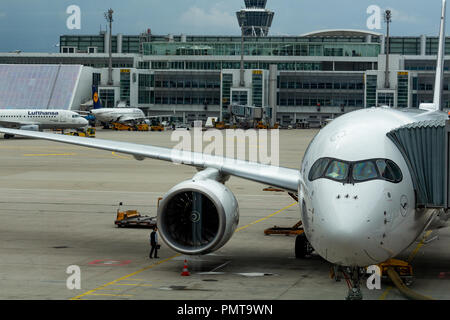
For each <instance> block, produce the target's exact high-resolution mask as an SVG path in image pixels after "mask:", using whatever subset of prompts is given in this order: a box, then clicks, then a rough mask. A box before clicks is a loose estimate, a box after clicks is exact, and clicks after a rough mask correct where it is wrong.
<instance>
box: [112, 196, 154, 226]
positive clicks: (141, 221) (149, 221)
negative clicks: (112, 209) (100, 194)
mask: <svg viewBox="0 0 450 320" xmlns="http://www.w3.org/2000/svg"><path fill="white" fill-rule="evenodd" d="M122 205H123V204H122V202H121V203H119V209H117V216H116V220H115V221H114V224H115V225H116V226H117V227H118V228H153V227H155V226H156V217H149V216H142V215H141V214H140V213H139V212H138V211H137V210H127V211H121V207H122Z"/></svg>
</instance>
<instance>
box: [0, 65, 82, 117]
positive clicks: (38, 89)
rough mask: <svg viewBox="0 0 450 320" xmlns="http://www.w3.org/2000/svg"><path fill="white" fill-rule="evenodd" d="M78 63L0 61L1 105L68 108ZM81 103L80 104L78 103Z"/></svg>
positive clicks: (74, 84) (78, 69)
mask: <svg viewBox="0 0 450 320" xmlns="http://www.w3.org/2000/svg"><path fill="white" fill-rule="evenodd" d="M81 69H82V67H81V66H77V65H61V66H58V65H0V74H1V77H0V109H24V108H26V109H65V110H67V109H69V108H71V107H72V106H71V103H72V95H73V92H74V90H75V89H76V87H77V79H78V76H79V75H80V73H81ZM77 107H78V106H77Z"/></svg>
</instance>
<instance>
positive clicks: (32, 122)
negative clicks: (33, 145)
mask: <svg viewBox="0 0 450 320" xmlns="http://www.w3.org/2000/svg"><path fill="white" fill-rule="evenodd" d="M88 124H89V123H88V121H87V120H86V119H84V118H82V117H81V116H80V115H79V114H78V113H76V112H73V111H68V110H50V109H45V110H35V109H28V110H17V109H8V110H0V127H5V128H18V129H21V130H29V131H42V130H44V129H63V130H64V129H79V128H83V127H86V126H87V125H88ZM12 137H14V135H13V134H5V139H9V138H12Z"/></svg>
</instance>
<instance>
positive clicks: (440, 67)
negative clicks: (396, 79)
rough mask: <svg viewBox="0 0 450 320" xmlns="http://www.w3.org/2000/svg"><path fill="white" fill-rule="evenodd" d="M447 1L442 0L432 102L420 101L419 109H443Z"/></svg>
mask: <svg viewBox="0 0 450 320" xmlns="http://www.w3.org/2000/svg"><path fill="white" fill-rule="evenodd" d="M446 6H447V1H446V0H442V14H441V26H440V29H439V49H438V56H437V64H436V80H435V83H434V97H433V103H421V104H420V106H419V109H422V110H427V111H440V110H442V109H443V107H444V106H443V101H442V89H443V86H444V62H445V20H446Z"/></svg>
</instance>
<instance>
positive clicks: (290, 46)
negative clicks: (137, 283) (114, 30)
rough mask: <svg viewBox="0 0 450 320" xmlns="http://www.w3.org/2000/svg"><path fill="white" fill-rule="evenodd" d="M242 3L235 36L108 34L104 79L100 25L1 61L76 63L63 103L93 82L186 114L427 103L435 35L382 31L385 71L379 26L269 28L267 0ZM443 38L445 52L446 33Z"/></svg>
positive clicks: (310, 116)
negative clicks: (96, 30)
mask: <svg viewBox="0 0 450 320" xmlns="http://www.w3.org/2000/svg"><path fill="white" fill-rule="evenodd" d="M245 4H246V8H245V9H242V10H240V11H239V12H237V20H238V23H239V27H241V28H242V33H243V36H242V37H241V36H193V35H183V34H181V35H170V34H169V35H154V34H152V32H151V30H150V29H149V30H147V31H146V32H144V33H142V34H139V35H122V34H117V35H113V36H112V46H111V50H112V67H113V71H112V78H113V83H112V84H108V72H109V70H108V64H109V49H110V48H109V33H108V32H101V33H100V34H98V35H63V36H61V37H60V53H56V54H55V53H24V52H13V53H0V64H37V65H80V66H82V68H83V69H84V71H83V72H82V73H83V79H84V80H83V82H84V83H83V85H79V86H76V88H78V89H77V90H82V92H79V93H76V94H75V96H76V97H82V98H77V99H73V100H74V101H75V102H76V103H72V105H70V107H69V108H70V109H73V110H78V109H79V108H80V106H79V105H78V103H79V102H78V101H79V100H83V99H84V100H86V101H81V103H80V104H81V105H83V104H88V102H89V101H88V100H89V99H90V98H89V95H90V87H91V86H92V85H95V86H98V88H99V96H100V99H101V101H102V102H103V104H104V105H105V106H108V107H113V106H116V105H117V104H118V103H119V102H120V101H125V102H127V103H128V104H129V105H131V106H137V107H139V108H141V109H143V110H144V112H145V113H146V114H148V115H167V114H176V115H177V116H178V117H180V118H181V117H182V118H183V120H184V121H187V122H189V121H193V120H197V119H201V120H205V119H206V118H207V117H211V116H219V115H223V116H224V117H226V116H227V114H228V113H229V112H230V105H233V104H240V105H248V106H254V107H261V108H263V110H264V114H265V115H266V116H267V118H271V119H276V120H277V121H278V122H279V123H281V124H283V125H287V124H293V123H296V122H299V121H302V120H303V119H306V120H308V121H310V122H317V123H320V122H321V121H323V120H324V119H327V118H330V117H336V116H339V115H341V114H343V113H346V112H349V111H353V110H356V109H361V108H367V107H373V106H377V105H382V104H386V105H390V106H393V107H399V108H406V107H410V108H417V107H418V106H419V104H420V103H422V102H431V100H432V97H433V84H434V76H435V66H436V54H437V50H438V38H437V36H436V37H426V36H417V37H399V36H394V37H390V41H389V52H390V55H389V68H388V69H387V70H386V60H387V59H386V54H385V53H386V52H387V47H388V46H387V45H386V39H385V37H384V36H383V35H382V34H380V33H376V32H372V31H364V30H323V31H317V32H311V33H308V34H304V35H301V36H271V35H270V34H269V28H270V25H271V23H272V19H273V18H274V15H275V14H274V13H273V12H272V11H270V10H268V9H266V8H265V6H266V0H246V1H245ZM437 31H438V30H437V29H436V32H437ZM446 43H447V46H446V53H447V54H450V38H447V41H446ZM242 53H243V55H242ZM241 61H243V63H242V64H241ZM449 67H450V61H449V62H448V63H446V67H445V70H446V77H445V84H444V98H443V101H444V103H445V104H446V105H447V106H448V104H449V101H450V90H449V83H450V73H449V72H448V70H449ZM85 73H88V74H89V76H86V75H85ZM386 75H387V77H388V81H386ZM55 81H56V80H55ZM0 107H5V106H0ZM24 107H30V106H24Z"/></svg>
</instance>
